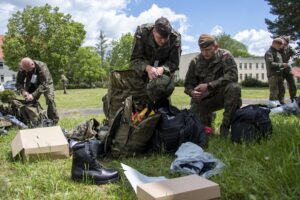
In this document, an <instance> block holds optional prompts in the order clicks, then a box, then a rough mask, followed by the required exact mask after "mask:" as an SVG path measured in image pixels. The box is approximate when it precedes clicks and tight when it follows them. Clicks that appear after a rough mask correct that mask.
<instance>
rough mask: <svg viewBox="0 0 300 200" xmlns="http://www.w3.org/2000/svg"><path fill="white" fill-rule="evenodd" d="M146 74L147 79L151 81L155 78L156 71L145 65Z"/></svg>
mask: <svg viewBox="0 0 300 200" xmlns="http://www.w3.org/2000/svg"><path fill="white" fill-rule="evenodd" d="M146 72H147V73H148V77H149V79H150V80H153V79H155V78H156V77H157V75H158V73H157V69H156V68H155V67H152V66H151V65H147V67H146Z"/></svg>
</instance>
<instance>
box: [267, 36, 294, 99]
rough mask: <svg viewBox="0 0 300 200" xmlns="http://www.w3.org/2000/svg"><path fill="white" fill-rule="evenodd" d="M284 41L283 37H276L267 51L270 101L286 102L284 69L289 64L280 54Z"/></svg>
mask: <svg viewBox="0 0 300 200" xmlns="http://www.w3.org/2000/svg"><path fill="white" fill-rule="evenodd" d="M282 44H283V41H282V39H281V38H275V39H274V40H273V42H272V46H271V47H270V48H269V50H268V51H267V52H266V53H265V62H266V66H267V77H268V83H269V89H270V96H269V100H270V101H279V103H280V104H284V85H283V76H282V72H283V69H285V68H288V67H289V66H288V64H287V63H284V62H283V60H282V56H281V54H280V52H279V51H280V49H281V48H282Z"/></svg>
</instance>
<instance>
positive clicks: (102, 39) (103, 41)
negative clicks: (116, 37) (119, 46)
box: [96, 30, 108, 65]
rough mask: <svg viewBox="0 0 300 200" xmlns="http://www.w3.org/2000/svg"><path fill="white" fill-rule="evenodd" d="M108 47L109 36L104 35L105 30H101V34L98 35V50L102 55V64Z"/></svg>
mask: <svg viewBox="0 0 300 200" xmlns="http://www.w3.org/2000/svg"><path fill="white" fill-rule="evenodd" d="M107 47H108V44H107V38H106V36H105V35H104V33H103V31H102V30H100V33H99V36H98V41H97V43H96V51H97V53H98V54H99V55H100V58H101V64H102V65H103V63H104V59H105V54H106V49H107Z"/></svg>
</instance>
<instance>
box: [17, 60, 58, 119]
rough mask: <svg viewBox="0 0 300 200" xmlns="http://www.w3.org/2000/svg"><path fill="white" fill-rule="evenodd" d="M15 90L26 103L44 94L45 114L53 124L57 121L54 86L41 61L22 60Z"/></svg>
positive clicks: (45, 66)
mask: <svg viewBox="0 0 300 200" xmlns="http://www.w3.org/2000/svg"><path fill="white" fill-rule="evenodd" d="M16 87H17V90H19V91H20V94H21V95H22V96H23V97H24V98H25V100H26V101H33V100H35V99H36V100H38V99H39V98H40V96H41V94H44V96H45V99H46V104H47V106H48V109H47V114H48V117H49V119H52V120H53V122H54V124H56V123H57V122H58V120H59V117H58V114H57V110H56V105H55V102H54V86H53V80H52V76H51V74H50V71H49V69H48V67H47V65H46V64H45V63H43V62H41V61H37V60H32V59H31V58H28V57H26V58H23V59H22V60H21V67H20V70H19V72H18V74H17V81H16Z"/></svg>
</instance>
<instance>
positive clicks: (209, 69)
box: [184, 34, 242, 137]
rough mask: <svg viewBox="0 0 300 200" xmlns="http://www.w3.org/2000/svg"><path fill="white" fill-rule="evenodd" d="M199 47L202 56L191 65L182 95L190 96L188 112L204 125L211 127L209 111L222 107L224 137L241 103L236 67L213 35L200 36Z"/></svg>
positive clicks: (222, 135) (221, 132) (210, 113)
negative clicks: (189, 109) (189, 110)
mask: <svg viewBox="0 0 300 200" xmlns="http://www.w3.org/2000/svg"><path fill="white" fill-rule="evenodd" d="M198 44H199V47H200V50H201V53H200V54H199V55H197V56H196V57H195V58H194V59H193V60H192V61H191V62H190V65H189V69H188V72H187V74H186V77H185V83H184V86H185V93H186V94H188V95H189V96H190V97H192V99H191V112H193V113H194V114H196V115H197V116H198V117H199V118H200V120H201V122H202V123H203V124H204V125H207V126H211V123H212V118H211V116H212V112H214V111H217V110H220V109H222V108H225V111H224V117H223V121H222V124H221V127H220V135H221V137H227V135H228V133H229V129H230V121H231V118H232V116H233V114H234V113H235V111H236V110H237V109H238V108H239V107H240V106H241V103H242V102H241V88H240V86H239V84H238V83H237V81H238V74H237V65H236V63H235V61H234V59H233V56H232V55H231V53H230V52H229V51H227V50H224V49H219V47H218V44H217V42H216V40H215V38H214V37H213V36H211V35H208V34H202V35H201V36H200V37H199V40H198Z"/></svg>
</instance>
